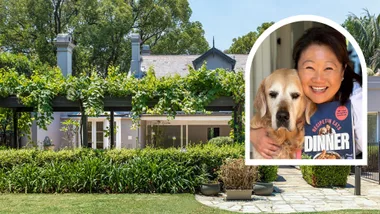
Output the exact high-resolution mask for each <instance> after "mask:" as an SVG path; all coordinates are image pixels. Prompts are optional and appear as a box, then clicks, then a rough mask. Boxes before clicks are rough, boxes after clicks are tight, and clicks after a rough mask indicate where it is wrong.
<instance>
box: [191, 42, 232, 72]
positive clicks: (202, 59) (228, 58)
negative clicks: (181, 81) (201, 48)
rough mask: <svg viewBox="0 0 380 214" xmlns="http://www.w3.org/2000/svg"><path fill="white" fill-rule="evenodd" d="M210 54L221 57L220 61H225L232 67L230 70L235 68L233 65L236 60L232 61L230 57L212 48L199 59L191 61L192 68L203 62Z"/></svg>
mask: <svg viewBox="0 0 380 214" xmlns="http://www.w3.org/2000/svg"><path fill="white" fill-rule="evenodd" d="M211 54H216V55H219V56H220V57H222V59H224V60H226V61H227V62H229V63H230V64H231V65H232V69H234V68H235V63H236V60H234V59H232V58H231V57H230V56H228V55H226V54H225V53H223V52H222V51H220V50H219V49H217V48H214V47H212V48H211V49H210V50H208V51H207V52H206V53H204V54H202V55H201V56H200V57H198V58H196V59H195V60H194V61H193V67H195V65H197V64H202V63H203V61H204V60H205V59H206V58H207V57H208V56H209V55H211Z"/></svg>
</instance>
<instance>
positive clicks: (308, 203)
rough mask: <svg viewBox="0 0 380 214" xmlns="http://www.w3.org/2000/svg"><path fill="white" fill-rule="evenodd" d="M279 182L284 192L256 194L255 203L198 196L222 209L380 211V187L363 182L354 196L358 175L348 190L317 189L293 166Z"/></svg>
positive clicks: (276, 211) (372, 183)
mask: <svg viewBox="0 0 380 214" xmlns="http://www.w3.org/2000/svg"><path fill="white" fill-rule="evenodd" d="M278 174H279V175H280V176H279V179H278V181H276V182H274V185H275V187H276V188H275V189H276V190H278V191H279V192H280V193H273V194H272V195H271V196H256V195H253V196H252V198H253V200H251V201H226V200H225V199H224V198H225V195H224V194H220V195H219V196H218V197H209V196H203V195H196V196H195V198H196V199H197V200H198V201H199V202H201V203H202V204H205V205H208V206H211V207H217V208H220V209H225V210H230V211H237V212H247V213H259V212H274V213H292V212H307V211H328V210H339V209H377V210H379V212H380V185H379V184H378V183H375V182H371V181H368V180H364V179H362V180H361V184H362V185H361V195H360V196H355V195H354V184H355V180H354V175H350V177H349V179H348V184H347V187H346V188H314V187H312V186H310V185H309V184H307V183H306V182H305V181H304V179H303V178H302V175H301V171H300V170H298V169H295V168H293V167H289V168H279V171H278Z"/></svg>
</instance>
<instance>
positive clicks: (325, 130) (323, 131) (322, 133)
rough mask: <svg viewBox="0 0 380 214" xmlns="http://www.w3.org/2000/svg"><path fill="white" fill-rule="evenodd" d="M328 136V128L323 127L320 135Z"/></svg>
mask: <svg viewBox="0 0 380 214" xmlns="http://www.w3.org/2000/svg"><path fill="white" fill-rule="evenodd" d="M326 134H327V128H326V127H322V128H320V129H319V131H318V135H326Z"/></svg>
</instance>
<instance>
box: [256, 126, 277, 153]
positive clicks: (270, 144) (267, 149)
mask: <svg viewBox="0 0 380 214" xmlns="http://www.w3.org/2000/svg"><path fill="white" fill-rule="evenodd" d="M250 136H251V144H252V145H253V146H254V147H255V149H256V151H257V152H259V153H260V154H261V156H263V157H264V158H265V159H272V158H273V157H274V156H276V155H277V154H278V153H279V152H280V149H281V148H280V147H279V146H277V145H276V144H275V142H274V141H273V140H272V139H271V138H270V137H268V132H267V131H266V130H265V129H264V128H258V129H252V128H251V131H250Z"/></svg>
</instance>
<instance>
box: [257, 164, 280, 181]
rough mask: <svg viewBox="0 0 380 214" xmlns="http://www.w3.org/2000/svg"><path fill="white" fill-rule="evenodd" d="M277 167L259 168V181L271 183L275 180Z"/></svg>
mask: <svg viewBox="0 0 380 214" xmlns="http://www.w3.org/2000/svg"><path fill="white" fill-rule="evenodd" d="M277 170H278V166H259V181H261V182H272V181H275V180H277Z"/></svg>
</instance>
